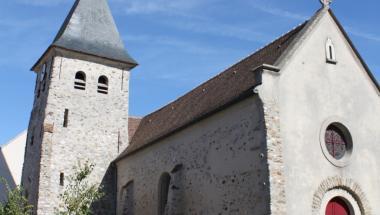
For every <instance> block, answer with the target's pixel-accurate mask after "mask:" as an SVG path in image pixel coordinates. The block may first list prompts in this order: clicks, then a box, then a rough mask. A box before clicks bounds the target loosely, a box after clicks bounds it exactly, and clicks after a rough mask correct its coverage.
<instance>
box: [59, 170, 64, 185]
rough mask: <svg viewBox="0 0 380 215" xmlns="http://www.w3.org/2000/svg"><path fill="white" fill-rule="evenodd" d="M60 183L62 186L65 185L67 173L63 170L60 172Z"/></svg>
mask: <svg viewBox="0 0 380 215" xmlns="http://www.w3.org/2000/svg"><path fill="white" fill-rule="evenodd" d="M59 185H61V186H64V185H65V174H64V173H63V172H61V173H60V174H59Z"/></svg>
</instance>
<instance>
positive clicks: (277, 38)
mask: <svg viewBox="0 0 380 215" xmlns="http://www.w3.org/2000/svg"><path fill="white" fill-rule="evenodd" d="M307 22H308V21H304V22H302V23H300V24H298V25H296V26H295V27H293V28H292V29H291V30H289V31H287V32H286V33H284V34H282V35H281V36H279V37H276V38H275V39H274V40H271V41H270V42H268V43H267V44H266V45H264V46H262V47H260V48H258V49H256V50H255V51H253V52H251V53H250V54H248V55H246V56H245V57H242V58H241V59H240V60H239V61H237V62H236V63H233V64H231V65H229V66H226V68H225V69H224V70H222V71H221V72H219V73H218V74H216V75H214V76H213V77H211V78H210V79H208V80H206V81H204V82H202V83H201V84H199V85H197V86H195V87H194V88H192V89H191V90H190V91H187V92H186V93H185V94H183V95H181V96H180V97H178V98H176V99H174V100H171V101H169V102H168V103H167V104H166V105H163V106H161V107H160V108H158V109H156V110H155V111H153V112H151V113H149V114H147V115H145V116H144V117H142V118H143V119H144V118H145V117H148V116H150V115H153V114H154V113H157V112H159V111H160V110H162V109H164V108H166V107H168V106H170V105H171V104H173V103H175V102H176V101H179V100H181V98H183V97H185V96H186V95H188V94H190V93H191V92H193V91H195V90H196V89H199V88H201V86H203V85H206V84H207V83H210V82H212V81H213V80H215V79H217V78H218V77H220V76H221V75H223V74H224V73H225V72H226V71H227V70H229V69H230V68H232V67H234V66H236V65H238V64H239V63H241V62H242V61H244V60H246V59H247V58H249V57H250V56H252V55H254V54H256V53H258V52H260V51H262V50H264V49H265V48H267V47H268V46H270V45H272V44H273V43H275V42H276V41H278V40H280V39H281V38H283V37H284V36H286V35H287V34H289V33H291V32H292V31H294V30H295V29H297V28H299V27H301V26H302V25H305V24H306V23H307Z"/></svg>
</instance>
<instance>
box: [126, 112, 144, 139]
mask: <svg viewBox="0 0 380 215" xmlns="http://www.w3.org/2000/svg"><path fill="white" fill-rule="evenodd" d="M141 119H142V118H139V117H129V118H128V136H129V141H131V140H132V137H133V135H134V134H135V132H136V130H137V128H138V127H139V125H140V122H141Z"/></svg>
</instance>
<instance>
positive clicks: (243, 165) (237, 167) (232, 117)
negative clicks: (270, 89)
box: [117, 95, 270, 215]
mask: <svg viewBox="0 0 380 215" xmlns="http://www.w3.org/2000/svg"><path fill="white" fill-rule="evenodd" d="M265 145H266V141H265V126H264V115H263V110H262V105H261V102H260V100H259V98H258V97H257V96H254V95H253V96H252V97H250V98H248V99H246V100H244V101H242V102H240V103H237V104H235V105H233V106H231V107H229V108H227V109H225V110H223V111H221V112H219V113H217V114H214V115H212V116H210V117H209V118H207V119H206V120H202V121H200V122H198V123H196V124H194V125H192V126H190V127H188V128H186V129H184V130H182V131H180V132H178V133H176V134H173V135H172V136H170V137H169V138H166V139H163V140H161V141H160V142H159V143H157V144H154V145H152V146H151V147H149V148H147V149H146V150H142V151H140V152H138V153H136V154H133V155H131V156H128V157H127V158H125V159H123V160H121V161H120V162H118V163H117V167H118V180H117V181H118V191H119V193H118V195H117V196H118V197H119V201H118V203H119V204H118V206H119V214H121V210H122V207H123V203H122V202H121V201H122V199H121V196H122V195H121V193H120V191H121V190H122V188H123V187H124V186H125V185H126V184H127V183H128V182H130V181H131V180H133V182H134V189H135V192H134V202H135V207H134V210H135V214H156V212H157V209H158V205H157V204H158V183H159V179H160V177H161V175H162V174H163V173H164V172H168V173H169V174H170V175H171V177H172V182H171V186H170V191H169V203H168V205H169V208H168V211H169V212H170V213H169V214H239V215H240V214H269V202H270V200H269V186H268V184H269V182H268V165H267V162H266V159H265V158H264V157H262V154H263V153H265V154H266V146H265ZM178 165H181V166H182V168H175V167H176V166H178ZM173 169H174V171H173ZM177 169H179V170H178V171H176V170H177Z"/></svg>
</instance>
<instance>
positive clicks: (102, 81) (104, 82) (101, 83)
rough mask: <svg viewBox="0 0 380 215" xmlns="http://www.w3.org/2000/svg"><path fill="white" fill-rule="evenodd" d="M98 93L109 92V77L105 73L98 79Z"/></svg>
mask: <svg viewBox="0 0 380 215" xmlns="http://www.w3.org/2000/svg"><path fill="white" fill-rule="evenodd" d="M98 93H102V94H108V78H107V77H106V76H104V75H102V76H100V77H99V79H98Z"/></svg>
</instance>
